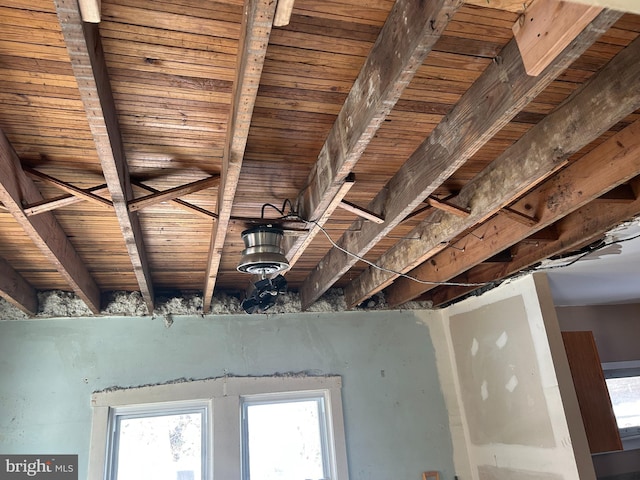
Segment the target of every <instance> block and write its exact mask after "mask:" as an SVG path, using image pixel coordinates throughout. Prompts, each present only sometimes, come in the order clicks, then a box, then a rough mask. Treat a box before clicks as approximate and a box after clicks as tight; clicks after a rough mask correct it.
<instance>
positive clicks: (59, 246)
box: [0, 131, 100, 313]
mask: <svg viewBox="0 0 640 480" xmlns="http://www.w3.org/2000/svg"><path fill="white" fill-rule="evenodd" d="M41 200H43V198H42V195H41V194H40V191H39V190H38V187H36V185H35V184H34V183H33V181H32V180H31V179H30V178H29V177H28V176H27V175H26V173H25V172H24V170H23V169H22V166H21V162H20V159H19V158H18V156H17V154H16V153H15V150H14V149H13V147H12V146H11V144H10V143H9V140H8V139H7V137H6V136H5V134H4V132H2V131H0V201H1V202H2V204H3V205H4V206H5V207H6V208H7V209H8V210H9V212H10V213H11V214H12V215H13V217H14V218H15V219H16V221H17V222H18V224H19V225H20V226H21V227H22V228H23V229H24V231H25V232H26V234H27V235H28V236H29V238H31V241H32V242H33V243H34V244H35V245H36V246H37V247H38V248H39V249H40V250H41V251H42V252H43V253H44V255H45V256H46V257H47V259H49V260H50V261H51V263H52V264H53V265H54V266H55V267H56V269H57V270H58V272H59V273H60V274H61V275H62V276H63V277H64V279H65V280H66V281H67V283H68V284H69V286H70V287H71V288H72V289H73V291H74V292H75V293H76V295H78V297H80V298H81V299H82V300H83V301H84V303H85V304H86V305H87V307H88V308H89V309H90V310H91V311H92V312H93V313H99V312H100V289H99V288H98V285H97V284H96V282H95V280H94V279H93V277H92V276H91V274H90V273H89V271H88V270H87V268H86V266H85V263H84V262H83V261H82V259H81V258H80V256H79V255H78V253H77V252H76V250H75V248H74V246H73V245H72V244H71V242H70V240H69V238H68V237H67V235H66V234H65V232H64V231H63V230H62V227H61V226H60V224H59V223H58V221H57V220H56V218H55V217H54V216H53V213H51V212H47V213H43V214H41V215H37V216H32V217H28V216H27V215H26V214H25V213H24V212H23V210H22V205H23V203H24V204H29V203H35V202H39V201H41ZM8 272H9V273H11V271H10V270H9V271H8ZM14 277H15V276H14ZM15 278H18V277H15ZM18 280H19V279H18ZM25 288H26V287H24V286H23V287H22V288H21V289H20V291H21V293H18V294H16V295H20V296H23V297H24V300H20V301H24V302H26V303H24V304H22V303H21V307H20V308H22V309H23V310H26V311H33V310H34V308H35V310H37V306H35V307H34V305H33V298H32V294H31V293H30V291H29V290H28V289H27V290H25ZM2 290H4V288H2ZM8 290H9V288H7V291H8ZM11 298H12V299H13V300H14V301H18V298H17V297H14V296H11ZM12 303H13V302H12Z"/></svg>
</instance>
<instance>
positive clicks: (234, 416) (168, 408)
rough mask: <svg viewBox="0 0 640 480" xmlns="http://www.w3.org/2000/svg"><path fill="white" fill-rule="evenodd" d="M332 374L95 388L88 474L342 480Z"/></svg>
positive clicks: (160, 479) (336, 381) (116, 479)
mask: <svg viewBox="0 0 640 480" xmlns="http://www.w3.org/2000/svg"><path fill="white" fill-rule="evenodd" d="M340 387H341V380H340V378H339V377H295V376H291V377H243V378H237V377H225V378H217V379H211V380H202V381H193V382H184V383H175V384H167V385H157V386H147V387H140V388H132V389H124V390H114V391H108V392H100V393H96V394H94V395H93V397H92V405H93V426H92V434H91V449H90V458H89V478H92V479H105V480H133V479H135V480H146V479H149V480H211V479H224V480H227V479H238V480H241V479H242V480H249V479H250V480H288V479H291V478H295V479H304V480H306V479H309V480H348V472H347V465H346V446H345V441H344V426H343V421H342V402H341V391H340Z"/></svg>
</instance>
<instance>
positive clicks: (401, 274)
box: [297, 216, 493, 287]
mask: <svg viewBox="0 0 640 480" xmlns="http://www.w3.org/2000/svg"><path fill="white" fill-rule="evenodd" d="M297 218H298V219H300V220H301V221H303V222H305V223H308V224H314V225H315V226H317V227H318V228H319V229H320V231H321V232H322V233H323V234H324V236H325V237H327V239H328V240H329V242H330V243H331V245H333V246H334V247H335V248H337V249H338V250H340V251H341V252H344V253H346V254H347V255H350V256H352V257H353V258H356V259H358V260H360V261H362V262H364V263H366V264H367V265H370V266H372V267H373V268H376V269H378V270H381V271H383V272H387V273H391V274H393V275H397V276H399V277H403V278H406V279H408V280H412V281H414V282H417V283H420V284H422V285H440V286H447V287H484V286H486V285H489V284H491V283H493V282H485V283H461V282H436V281H430V280H421V279H419V278H416V277H412V276H411V275H407V274H406V273H402V272H398V271H396V270H393V269H390V268H386V267H383V266H381V265H377V264H375V263H373V262H370V261H369V260H367V259H366V258H364V257H362V256H360V255H357V254H355V253H353V252H350V251H348V250H346V249H345V248H342V247H341V246H340V245H338V244H337V243H336V242H335V241H334V240H333V239H332V238H331V236H330V235H329V233H328V232H327V231H326V230H325V228H324V227H323V226H322V225H320V224H319V223H318V222H317V221H315V220H305V219H304V218H301V217H299V216H298V217H297Z"/></svg>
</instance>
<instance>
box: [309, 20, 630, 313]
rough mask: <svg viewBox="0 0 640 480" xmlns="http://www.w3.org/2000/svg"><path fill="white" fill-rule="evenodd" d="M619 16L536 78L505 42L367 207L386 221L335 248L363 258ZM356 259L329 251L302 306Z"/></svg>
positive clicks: (355, 231)
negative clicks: (380, 213)
mask: <svg viewBox="0 0 640 480" xmlns="http://www.w3.org/2000/svg"><path fill="white" fill-rule="evenodd" d="M619 17H620V14H619V13H617V12H610V11H606V12H603V13H602V14H600V15H599V16H598V17H597V18H596V19H595V20H594V22H593V23H592V24H590V25H589V26H588V27H587V28H586V29H585V30H584V31H583V32H582V33H580V35H578V37H577V38H576V39H575V40H574V41H573V42H572V44H571V45H570V46H569V47H567V49H565V51H564V52H562V53H561V54H560V55H559V56H558V57H556V59H555V60H554V61H553V63H552V64H551V65H550V66H549V67H547V69H546V70H545V71H544V72H543V73H542V74H540V75H539V76H537V77H531V76H529V75H527V74H526V72H525V70H524V66H523V64H522V60H521V58H520V53H519V52H518V47H517V45H516V43H515V40H512V41H511V42H509V43H508V44H507V45H506V46H505V48H504V49H503V50H502V51H501V52H500V55H499V56H498V57H497V58H496V61H494V62H492V63H491V64H490V65H489V66H488V67H487V68H486V70H485V71H484V72H483V74H482V75H481V76H480V77H479V78H478V80H476V82H474V84H473V85H472V86H471V87H470V88H469V89H468V90H467V92H466V93H465V94H464V95H463V96H462V97H461V99H460V101H459V102H458V103H457V104H456V105H455V106H454V108H453V109H452V110H451V112H450V113H449V114H448V115H447V116H446V117H445V118H444V119H443V121H442V122H440V124H439V125H438V126H437V127H436V128H435V129H434V130H433V132H431V135H430V137H429V138H428V139H426V140H425V141H424V142H423V143H422V145H420V146H419V147H418V148H417V149H416V151H415V152H414V153H413V154H412V155H411V156H410V157H409V159H408V160H407V162H406V163H405V164H404V165H403V166H402V167H401V168H400V170H399V171H398V172H397V173H396V175H394V177H393V178H392V179H391V180H390V181H389V182H388V183H387V185H386V187H385V189H384V190H383V191H381V192H380V193H379V194H378V195H377V196H376V198H374V200H373V201H372V202H371V203H370V204H369V206H368V207H367V208H368V209H369V210H372V211H384V212H385V223H384V224H383V225H376V224H371V223H369V224H366V223H362V222H356V223H354V224H353V225H352V226H351V227H350V229H349V231H347V232H346V233H345V234H344V235H343V236H342V238H341V239H340V240H339V241H338V243H339V245H341V246H342V247H343V248H345V249H347V250H348V251H350V252H352V253H355V254H356V255H358V256H363V255H364V254H366V252H368V251H369V249H370V248H372V247H373V246H374V245H376V244H377V243H378V242H379V241H380V239H381V238H383V237H384V236H385V235H388V234H389V232H390V231H391V230H392V229H393V228H394V227H395V226H396V225H397V224H398V223H400V221H402V220H403V219H404V218H405V217H406V216H407V215H409V214H410V213H411V212H412V211H413V210H414V209H415V208H416V207H417V206H418V205H419V204H420V203H421V202H422V200H423V199H424V198H427V197H428V196H429V195H431V194H432V193H433V191H434V190H435V189H436V188H437V187H439V186H440V185H441V184H442V182H443V181H444V180H446V179H447V178H448V177H449V176H450V175H451V174H452V173H453V172H455V171H456V170H457V169H458V168H459V167H460V166H461V165H462V164H463V163H464V162H466V160H467V159H469V158H470V157H471V156H472V155H473V154H474V153H475V152H477V151H478V150H479V149H480V147H482V145H484V143H485V142H486V141H487V140H488V139H490V138H491V137H492V136H493V135H494V134H495V133H496V132H498V131H499V130H500V129H501V128H502V127H503V126H504V125H506V124H507V123H508V122H509V120H510V119H511V118H513V116H514V115H515V114H516V113H517V112H518V111H519V110H521V109H522V108H523V107H524V106H525V105H526V104H527V103H528V101H529V100H530V99H532V98H535V96H536V95H537V94H538V93H540V92H541V91H542V90H544V88H545V87H546V86H547V85H549V83H551V81H552V80H553V79H554V78H555V77H556V76H557V75H559V74H560V73H561V72H562V71H563V70H564V69H565V68H566V67H567V66H568V65H570V64H571V63H572V62H573V60H575V59H576V58H577V57H579V56H580V55H581V54H582V52H584V51H585V50H586V49H587V48H588V47H589V46H590V45H591V44H592V43H593V42H594V41H595V40H596V39H597V38H598V37H599V36H600V35H601V34H602V33H603V32H604V31H606V29H607V28H608V27H610V26H611V25H612V24H613V23H614V22H615V21H616V20H617V19H618V18H619ZM452 129H455V134H454V133H453V132H452ZM416 172H419V174H417V173H416ZM388 192H391V193H388ZM458 203H459V204H462V203H461V202H459V201H458ZM451 217H453V216H451ZM456 218H459V217H456ZM356 261H357V260H356V259H355V258H353V257H351V256H349V255H347V254H345V253H344V252H342V251H340V250H339V249H337V248H333V249H331V250H330V251H329V252H328V253H327V255H325V257H324V258H323V259H322V260H321V261H320V263H319V264H318V266H317V267H316V268H315V269H314V270H313V271H312V272H311V273H310V275H309V276H308V277H307V278H306V279H305V280H304V282H303V284H302V286H301V288H300V292H301V298H302V305H303V307H304V308H307V307H309V306H310V305H311V303H313V302H314V301H315V300H316V299H317V298H318V297H320V295H322V294H323V293H324V292H325V291H326V290H327V289H328V288H329V287H331V285H333V284H334V283H335V282H336V281H337V280H338V279H340V278H341V277H342V276H343V275H344V274H345V273H346V272H347V271H348V270H349V269H350V268H351V267H352V266H353V265H354V264H355V263H356ZM413 266H415V265H413ZM381 284H382V282H381Z"/></svg>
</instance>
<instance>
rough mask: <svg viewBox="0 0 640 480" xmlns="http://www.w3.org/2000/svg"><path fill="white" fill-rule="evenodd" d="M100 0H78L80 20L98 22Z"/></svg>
mask: <svg viewBox="0 0 640 480" xmlns="http://www.w3.org/2000/svg"><path fill="white" fill-rule="evenodd" d="M101 3H102V2H101V1H100V0H78V4H79V6H80V13H81V14H82V21H84V22H89V23H100V7H101Z"/></svg>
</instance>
